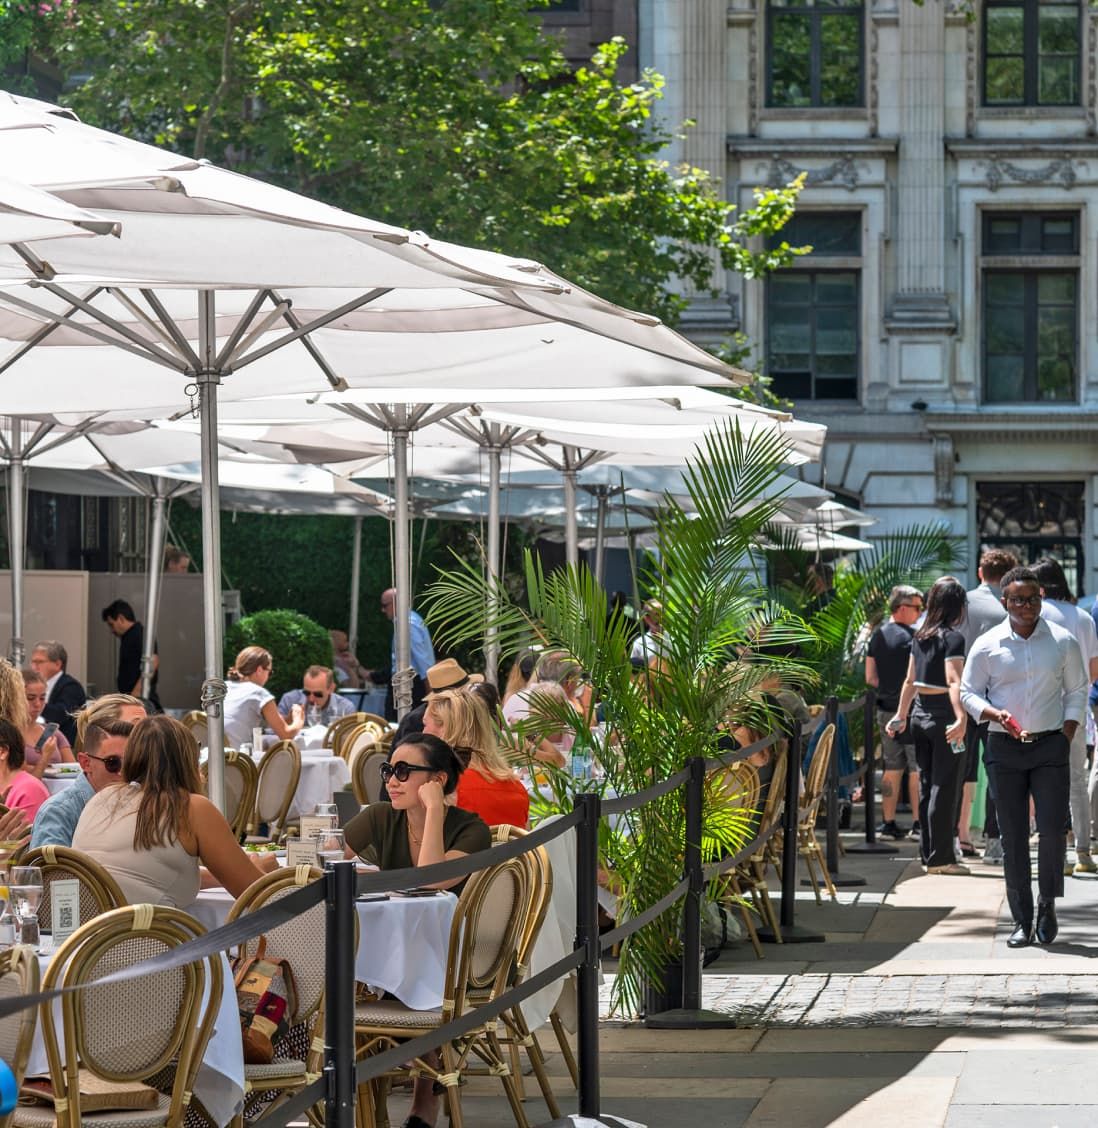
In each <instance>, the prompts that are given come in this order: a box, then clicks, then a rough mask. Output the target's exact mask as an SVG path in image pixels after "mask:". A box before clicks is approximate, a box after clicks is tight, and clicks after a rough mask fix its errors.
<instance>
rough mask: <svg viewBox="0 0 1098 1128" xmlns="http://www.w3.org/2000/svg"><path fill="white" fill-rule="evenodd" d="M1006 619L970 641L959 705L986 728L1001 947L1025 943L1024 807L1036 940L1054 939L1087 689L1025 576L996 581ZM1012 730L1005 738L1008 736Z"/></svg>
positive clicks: (1067, 643) (1066, 642)
mask: <svg viewBox="0 0 1098 1128" xmlns="http://www.w3.org/2000/svg"><path fill="white" fill-rule="evenodd" d="M1001 586H1002V592H1003V605H1004V606H1005V607H1006V611H1007V618H1006V620H1005V621H1004V622H1003V623H1001V624H1000V625H999V626H996V627H992V628H991V629H990V630H989V631H986V632H985V633H984V634H983V635H981V636H980V638H978V639H977V640H976V642H975V643H973V646H972V649H971V650H970V651H969V654H968V658H967V660H966V661H965V669H964V673H963V674H962V676H961V703H962V704H963V705H964V707H965V709H966V710H967V711H968V713H969V714H970V715H971V716H972V717H974V718H975V719H976V720H977V721H988V722H989V731H988V745H987V752H986V753H985V757H984V763H985V764H986V765H987V772H988V783H989V785H990V787H991V789H992V792H993V794H994V796H995V807H996V810H997V811H998V815H999V829H1000V832H1001V834H1002V840H1003V875H1004V877H1005V878H1006V887H1007V901H1008V902H1009V904H1010V911H1011V915H1012V916H1013V918H1014V930H1013V931H1012V932H1011V934H1010V938H1009V939H1008V940H1007V943H1008V945H1009V946H1010V947H1012V948H1023V947H1025V946H1026V945H1028V944H1031V943H1033V938H1034V915H1033V886H1032V870H1031V866H1030V858H1029V800H1030V798H1031V797H1032V799H1033V802H1034V806H1035V808H1036V812H1037V830H1038V831H1039V833H1040V845H1039V846H1038V849H1037V884H1038V903H1037V918H1036V938H1037V940H1038V941H1039V942H1040V943H1042V944H1051V943H1052V941H1053V940H1055V939H1056V931H1057V922H1056V907H1055V900H1056V898H1057V897H1062V896H1063V895H1064V867H1063V859H1064V828H1065V827H1066V825H1067V817H1068V792H1069V767H1068V763H1069V754H1070V751H1069V750H1070V745H1071V739H1072V737H1073V736H1074V735H1075V730H1076V729H1077V728H1078V727H1079V724H1080V723H1081V722H1082V720H1083V714H1084V710H1085V709H1086V707H1087V687H1088V682H1087V678H1086V674H1085V672H1084V670H1083V658H1082V653H1081V651H1080V650H1079V644H1078V642H1076V641H1075V638H1074V636H1073V635H1071V634H1070V633H1069V632H1068V631H1066V630H1064V629H1063V627H1059V626H1057V625H1055V624H1054V623H1050V622H1048V621H1047V620H1045V619H1042V618H1041V586H1040V583H1039V581H1038V579H1037V575H1036V573H1035V572H1033V571H1032V570H1031V569H1029V568H1012V569H1011V570H1010V571H1009V572H1008V573H1007V574H1006V575H1005V576H1004V577H1003V579H1002V584H1001ZM1012 730H1013V732H1012Z"/></svg>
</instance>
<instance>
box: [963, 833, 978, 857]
mask: <svg viewBox="0 0 1098 1128" xmlns="http://www.w3.org/2000/svg"><path fill="white" fill-rule="evenodd" d="M960 842H961V853H962V854H963V855H964V856H965V857H966V858H975V857H976V854H977V852H978V851H977V850H976V847H975V846H973V845H972V843H971V842H966V841H965V840H964V839H963V838H962V839H961V840H960Z"/></svg>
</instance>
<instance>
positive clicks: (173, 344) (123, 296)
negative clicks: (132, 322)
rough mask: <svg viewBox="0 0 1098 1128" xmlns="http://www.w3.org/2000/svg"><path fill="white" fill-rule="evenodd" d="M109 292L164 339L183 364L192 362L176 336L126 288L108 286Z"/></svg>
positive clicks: (149, 329) (150, 329)
mask: <svg viewBox="0 0 1098 1128" xmlns="http://www.w3.org/2000/svg"><path fill="white" fill-rule="evenodd" d="M107 293H109V294H110V295H111V297H113V298H114V299H115V300H117V301H120V302H121V303H122V304H123V305H124V306H125V307H126V308H127V309H128V310H129V311H130V313H132V314H133V315H134V317H136V318H137V320H138V321H140V322H141V324H142V325H144V326H145V328H146V329H148V331H149V332H150V333H152V334H153V336H155V337H157V338H159V339H160V340H161V341H163V342H164V344H165V345H167V347H168V348H169V349H171V350H172V352H173V353H174V354H175V355H176V356H177V357H178V358H179V359H180V360H181V361H182V362H183V364H185V365H186V364H188V363H190V362H191V359H192V358H191V357H189V356H187V355H186V353H184V352H182V351H181V350H180V348H179V343H178V341H176V339H175V337H173V336H172V335H171V334H170V333H169V332H168V331H167V330H166V329H165V328H164V326H163V325H158V324H157V323H156V322H155V321H154V320H153V319H152V318H151V317H150V316H149V315H148V314H147V313H146V312H145V311H144V310H143V309H142V308H141V307H140V306H139V305H138V304H137V302H135V301H134V300H133V298H131V297H130V295H129V294H127V293H126V291H125V290H121V289H117V288H116V287H113V286H112V287H110V288H108V290H107Z"/></svg>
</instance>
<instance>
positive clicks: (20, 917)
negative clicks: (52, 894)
mask: <svg viewBox="0 0 1098 1128" xmlns="http://www.w3.org/2000/svg"><path fill="white" fill-rule="evenodd" d="M8 894H9V896H10V897H11V900H12V902H13V903H14V905H15V925H16V928H18V930H19V943H20V944H30V945H31V947H33V948H37V947H38V940H39V936H38V906H39V905H40V904H41V903H42V871H41V870H40V869H38V868H37V867H36V866H13V867H12V870H11V877H10V879H9V881H8Z"/></svg>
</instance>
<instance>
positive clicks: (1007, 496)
mask: <svg viewBox="0 0 1098 1128" xmlns="http://www.w3.org/2000/svg"><path fill="white" fill-rule="evenodd" d="M1084 503H1085V491H1084V485H1083V483H1082V482H977V483H976V527H977V529H978V530H979V534H980V551H981V552H982V551H983V550H984V549H985V548H1005V549H1008V550H1009V551H1010V552H1013V553H1014V554H1015V556H1017V557H1018V560H1019V561H1020V562H1021V563H1022V564H1033V563H1034V562H1036V561H1037V560H1039V559H1040V558H1041V557H1042V556H1052V557H1054V558H1055V559H1056V560H1059V561H1060V563H1061V564H1062V565H1063V566H1064V574H1065V575H1066V576H1067V581H1068V586H1069V587H1070V588H1071V590H1072V591H1073V592H1075V594H1076V595H1083V594H1084V587H1085V576H1086V570H1085V561H1084V559H1083V512H1084Z"/></svg>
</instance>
